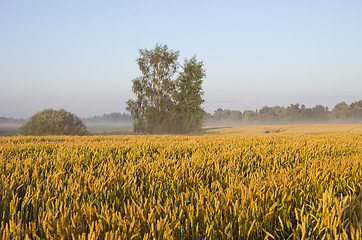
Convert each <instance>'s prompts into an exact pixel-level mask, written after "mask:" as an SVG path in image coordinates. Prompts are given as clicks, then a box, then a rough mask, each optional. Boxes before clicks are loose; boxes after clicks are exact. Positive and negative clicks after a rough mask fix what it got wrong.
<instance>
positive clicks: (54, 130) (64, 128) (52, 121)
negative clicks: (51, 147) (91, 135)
mask: <svg viewBox="0 0 362 240" xmlns="http://www.w3.org/2000/svg"><path fill="white" fill-rule="evenodd" d="M20 134H21V135H36V136H44V135H87V134H88V131H87V128H86V126H85V125H84V124H83V122H82V121H81V120H80V119H79V118H78V117H77V116H75V115H74V114H71V113H70V112H67V111H65V110H64V109H60V110H54V109H44V110H43V111H41V112H37V113H36V114H34V115H33V116H32V117H31V118H30V120H29V121H27V122H26V123H25V124H24V125H23V126H22V127H21V128H20Z"/></svg>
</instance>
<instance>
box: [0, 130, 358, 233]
mask: <svg viewBox="0 0 362 240" xmlns="http://www.w3.org/2000/svg"><path fill="white" fill-rule="evenodd" d="M361 140H362V134H361V133H355V132H349V133H347V132H342V133H341V132H339V133H333V134H325V133H323V134H317V135H316V134H301V133H294V134H278V133H276V132H270V133H268V134H260V133H259V134H255V133H254V134H253V133H247V134H233V135H230V134H226V135H206V136H87V137H66V136H49V137H2V138H0V175H1V178H0V239H73V240H74V239H361V237H362V231H361V230H362V229H361V228H362V224H361V223H362V199H361V198H362V193H361V188H362V185H361V182H362V180H361V179H362V144H361Z"/></svg>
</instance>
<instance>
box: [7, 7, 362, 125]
mask: <svg viewBox="0 0 362 240" xmlns="http://www.w3.org/2000/svg"><path fill="white" fill-rule="evenodd" d="M156 43H163V44H167V45H168V46H169V48H171V49H173V50H180V53H181V56H180V59H179V60H180V63H182V62H183V60H184V58H189V57H192V56H193V55H194V54H196V56H197V59H198V60H202V61H203V62H204V64H205V69H206V74H207V78H206V79H205V81H204V85H203V87H204V91H205V95H204V98H205V100H206V101H205V103H204V108H205V110H207V111H208V112H213V111H214V110H216V109H217V108H219V107H221V108H223V109H236V110H246V109H252V110H255V109H257V108H258V109H260V108H261V107H263V106H264V105H267V106H275V105H281V106H288V105H290V104H292V103H293V104H294V103H301V104H302V103H304V104H305V105H306V106H307V107H313V106H315V105H316V104H322V105H325V106H329V107H333V106H334V105H335V104H336V103H338V102H341V101H346V102H347V103H348V104H350V103H351V102H353V101H357V100H360V99H362V1H360V0H356V1H349V0H345V1H341V0H336V1H334V0H326V1H323V0H321V1H316V0H313V1H306V0H303V1H287V0H285V1H274V0H273V1H270V0H264V1H263V0H260V1H228V0H225V1H210V0H208V1H206V0H205V1H198V0H190V1H189V0H183V1H170V0H168V1H166V0H165V1H152V0H149V1H137V0H136V1H89V0H87V1H64V0H62V1H37V0H34V1H25V0H24V1H16V0H14V1H0V116H6V117H10V116H12V117H15V118H18V117H25V118H26V117H30V116H31V115H32V114H33V113H35V112H37V111H40V110H43V109H44V108H50V107H51V108H55V109H58V108H64V109H66V110H68V111H71V112H72V113H74V114H76V115H78V116H81V117H84V116H91V115H102V114H103V113H110V112H125V106H126V104H125V102H126V101H127V100H128V99H130V98H134V95H133V93H132V91H131V87H132V79H133V78H136V77H138V76H139V75H140V72H139V70H138V67H137V64H136V62H135V60H136V58H137V57H138V56H139V53H138V49H144V48H147V49H151V48H153V47H154V46H155V44H156Z"/></svg>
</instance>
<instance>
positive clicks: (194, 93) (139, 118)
mask: <svg viewBox="0 0 362 240" xmlns="http://www.w3.org/2000/svg"><path fill="white" fill-rule="evenodd" d="M139 53H140V57H139V58H138V59H137V63H138V66H139V69H140V71H141V73H142V76H140V77H138V78H136V79H134V80H133V81H132V82H133V86H132V91H133V92H134V93H135V95H136V100H129V101H127V108H126V109H127V111H129V112H130V113H131V115H132V117H133V120H134V131H135V132H136V133H175V132H182V133H187V132H194V131H197V130H200V129H201V126H202V121H203V116H204V111H203V110H202V108H201V104H202V102H203V100H202V98H201V95H202V94H203V92H202V88H201V85H202V81H203V78H204V77H205V71H204V69H203V63H202V62H197V60H196V57H193V58H191V59H190V60H186V61H185V66H184V67H183V70H184V72H181V73H180V75H179V77H178V78H176V79H175V78H174V75H175V74H176V72H177V69H178V66H179V63H178V61H177V59H178V56H179V52H178V51H173V50H169V49H168V47H167V45H159V44H157V45H156V46H155V48H154V49H152V50H147V49H144V50H142V49H141V50H139Z"/></svg>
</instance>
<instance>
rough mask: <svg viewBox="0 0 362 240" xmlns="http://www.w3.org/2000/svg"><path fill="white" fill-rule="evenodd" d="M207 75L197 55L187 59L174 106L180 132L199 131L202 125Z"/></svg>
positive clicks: (178, 83)
mask: <svg viewBox="0 0 362 240" xmlns="http://www.w3.org/2000/svg"><path fill="white" fill-rule="evenodd" d="M205 76H206V74H205V70H204V64H203V62H198V61H197V59H196V56H194V57H192V58H191V59H190V60H185V63H184V66H183V72H181V73H180V75H179V77H178V78H177V89H176V90H177V92H176V93H175V101H176V105H175V107H174V120H175V121H174V122H175V124H176V126H175V127H176V129H175V130H176V131H178V132H180V133H187V132H197V131H199V130H200V129H201V127H202V124H203V120H204V116H205V111H204V110H203V109H202V107H201V104H202V103H203V102H204V100H203V99H202V95H203V94H204V92H203V91H202V82H203V79H204V78H205Z"/></svg>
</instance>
